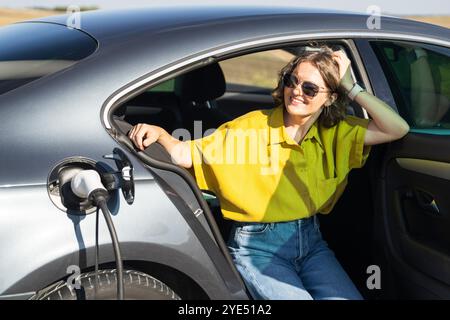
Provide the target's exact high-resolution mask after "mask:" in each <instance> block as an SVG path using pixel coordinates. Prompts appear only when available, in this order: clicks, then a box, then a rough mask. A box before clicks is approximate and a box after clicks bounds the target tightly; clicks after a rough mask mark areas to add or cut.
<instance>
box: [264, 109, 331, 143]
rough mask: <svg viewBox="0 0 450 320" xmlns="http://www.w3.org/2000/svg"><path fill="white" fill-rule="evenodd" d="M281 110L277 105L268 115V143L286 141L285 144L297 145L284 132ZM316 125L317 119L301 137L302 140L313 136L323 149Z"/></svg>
mask: <svg viewBox="0 0 450 320" xmlns="http://www.w3.org/2000/svg"><path fill="white" fill-rule="evenodd" d="M283 111H284V108H283V106H278V107H277V108H275V109H274V110H273V112H272V113H271V114H270V116H269V145H272V144H277V143H282V142H286V143H287V144H291V145H298V143H296V142H295V141H294V140H293V139H292V138H291V137H290V136H289V134H288V133H287V132H286V127H285V126H284V114H283ZM318 125H319V124H318V120H316V121H314V123H313V124H312V126H311V127H310V128H309V130H308V132H307V133H306V135H305V137H304V138H303V141H306V140H309V139H313V138H314V139H315V140H316V141H317V142H318V143H319V145H320V147H322V149H323V145H322V141H321V139H320V136H319V129H318ZM303 141H302V142H303Z"/></svg>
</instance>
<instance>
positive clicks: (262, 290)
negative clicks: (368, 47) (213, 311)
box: [129, 46, 409, 299]
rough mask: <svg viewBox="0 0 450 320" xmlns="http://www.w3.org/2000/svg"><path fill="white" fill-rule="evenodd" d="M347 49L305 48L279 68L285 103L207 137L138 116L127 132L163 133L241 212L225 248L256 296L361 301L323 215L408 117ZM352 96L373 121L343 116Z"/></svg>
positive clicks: (226, 210) (183, 160)
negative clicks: (378, 92) (361, 72)
mask: <svg viewBox="0 0 450 320" xmlns="http://www.w3.org/2000/svg"><path fill="white" fill-rule="evenodd" d="M349 65H350V60H349V59H348V58H347V57H346V55H345V53H344V52H343V51H337V52H333V51H332V50H331V49H330V48H328V47H326V46H323V47H320V48H314V49H313V50H305V51H304V52H303V53H301V54H300V55H299V56H298V57H296V58H295V59H293V60H292V61H291V62H290V63H289V64H288V65H287V66H286V67H285V68H283V69H282V70H281V73H280V79H279V83H278V87H277V88H276V89H275V91H274V93H273V96H274V99H275V102H276V103H277V105H278V107H276V108H274V109H271V110H259V111H253V112H250V113H248V114H246V115H243V116H241V117H239V118H237V119H234V120H232V121H229V122H227V123H225V124H223V125H222V126H220V127H219V128H218V129H217V130H216V131H215V132H214V133H213V134H211V135H209V136H206V137H204V138H202V139H197V140H192V141H186V142H181V141H179V140H177V139H175V138H173V137H171V136H170V135H169V134H168V133H167V132H166V131H165V130H164V129H162V128H160V127H156V126H152V125H146V124H138V125H136V126H135V127H133V128H132V130H131V131H130V133H129V137H130V139H131V140H132V141H133V142H134V143H135V144H136V146H137V147H138V148H140V149H141V150H143V149H144V148H146V147H147V146H149V145H150V144H151V143H153V142H155V141H158V142H159V143H160V144H161V145H163V146H164V147H165V148H166V149H167V151H168V152H169V153H170V154H171V156H172V158H173V160H174V161H175V162H176V163H178V164H179V165H181V166H183V167H185V168H188V169H192V173H193V174H194V175H195V178H196V181H197V183H198V185H199V187H200V188H201V189H207V190H211V191H213V192H214V193H215V194H216V195H217V196H218V198H219V200H220V204H221V210H222V213H223V216H224V218H226V219H231V220H234V221H235V223H234V227H233V228H232V232H231V234H230V238H229V242H228V247H229V250H230V253H231V255H232V257H233V259H234V262H235V264H236V267H237V269H238V270H239V272H240V273H241V275H242V277H243V279H244V281H245V283H246V285H247V288H248V290H249V292H250V293H251V295H252V296H253V298H255V299H361V295H360V294H359V292H358V290H357V289H356V288H355V286H354V285H353V283H352V282H351V280H350V279H349V277H348V276H347V274H346V273H345V271H344V270H343V269H342V267H341V266H340V264H339V263H338V261H337V260H336V258H335V256H334V254H333V252H332V251H331V250H330V249H329V248H328V247H327V244H326V243H325V241H324V240H323V239H322V237H321V234H320V231H319V225H318V219H317V216H316V214H317V213H329V212H330V211H331V209H332V208H333V206H334V204H335V203H336V201H337V199H338V198H339V196H340V195H341V194H342V192H343V190H344V187H345V185H346V183H347V175H348V173H349V171H350V170H351V169H353V168H359V167H362V166H363V164H364V162H365V160H366V158H367V156H368V153H369V149H370V146H371V145H375V144H379V143H384V142H388V141H393V140H396V139H400V138H401V137H403V136H404V135H405V134H406V133H407V132H408V130H409V127H408V124H407V123H406V122H405V121H404V120H403V119H402V118H401V117H399V116H398V115H397V114H396V113H395V112H393V111H392V110H391V108H390V107H389V106H388V105H386V104H385V103H384V102H382V101H381V100H379V99H378V98H376V97H374V96H373V95H371V94H369V93H367V92H365V91H364V90H362V88H361V87H359V86H358V85H354V84H353V82H352V80H351V76H350V68H349ZM347 96H348V97H349V98H350V99H354V100H355V101H356V102H357V103H358V104H359V105H360V106H361V107H363V108H364V109H365V110H367V112H368V113H369V115H370V117H371V120H367V119H360V118H357V117H352V116H345V105H346V104H345V103H346V98H347Z"/></svg>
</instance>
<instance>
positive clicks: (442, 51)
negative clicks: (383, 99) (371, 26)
mask: <svg viewBox="0 0 450 320" xmlns="http://www.w3.org/2000/svg"><path fill="white" fill-rule="evenodd" d="M371 45H372V48H373V49H374V51H375V53H376V55H377V57H378V59H379V61H380V63H381V65H382V68H383V69H384V72H385V75H386V78H387V80H388V83H389V85H390V88H391V91H392V93H393V95H394V99H395V102H396V104H397V107H398V109H399V111H400V113H401V115H402V116H403V117H404V118H405V120H407V121H408V122H409V125H410V126H411V128H412V131H417V132H421V131H423V132H427V133H437V134H442V133H445V134H450V130H449V129H450V110H449V109H450V49H448V48H443V47H438V46H431V45H427V44H419V43H413V42H400V41H399V42H393V41H373V42H371Z"/></svg>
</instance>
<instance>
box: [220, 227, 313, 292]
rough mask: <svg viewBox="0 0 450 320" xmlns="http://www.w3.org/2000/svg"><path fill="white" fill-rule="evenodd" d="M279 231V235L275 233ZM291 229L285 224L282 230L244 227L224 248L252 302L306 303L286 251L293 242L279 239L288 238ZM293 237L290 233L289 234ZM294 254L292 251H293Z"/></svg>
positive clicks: (234, 234)
mask: <svg viewBox="0 0 450 320" xmlns="http://www.w3.org/2000/svg"><path fill="white" fill-rule="evenodd" d="M280 231H282V232H283V234H282V235H279V234H278V233H279V232H280ZM293 231H295V228H293V227H290V226H289V225H285V228H284V229H283V230H280V228H274V227H273V224H262V223H261V224H259V223H255V224H248V225H244V226H241V227H238V228H234V229H233V230H232V233H231V235H230V241H229V243H228V248H229V251H230V254H231V256H232V257H233V260H234V263H235V265H236V268H237V269H238V271H239V273H240V274H241V276H242V278H243V280H244V282H245V284H246V286H247V289H248V291H249V292H250V294H251V295H252V297H253V298H254V299H264V300H277V299H293V300H310V299H312V297H311V295H310V294H309V293H308V292H307V291H306V290H305V288H304V286H303V283H302V281H301V280H300V277H299V276H298V274H297V271H296V270H295V266H294V264H293V260H294V258H295V254H294V255H292V256H290V254H289V252H290V251H292V248H286V247H290V246H293V247H294V248H295V247H296V244H297V242H296V241H294V244H289V243H290V242H291V241H289V240H288V241H287V243H286V241H285V240H284V239H282V236H283V237H287V238H291V237H289V234H291V233H292V232H293ZM292 235H293V234H292ZM294 251H295V250H294Z"/></svg>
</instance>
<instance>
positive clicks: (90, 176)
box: [70, 170, 124, 300]
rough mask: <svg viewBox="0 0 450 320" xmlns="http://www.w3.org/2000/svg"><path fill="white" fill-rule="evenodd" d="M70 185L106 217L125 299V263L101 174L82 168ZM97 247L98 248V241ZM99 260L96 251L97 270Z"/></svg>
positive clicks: (119, 292)
mask: <svg viewBox="0 0 450 320" xmlns="http://www.w3.org/2000/svg"><path fill="white" fill-rule="evenodd" d="M70 185H71V189H72V192H73V193H74V194H75V195H76V196H77V197H79V198H81V199H88V200H89V201H92V203H93V204H94V205H95V206H97V208H99V209H100V210H101V211H102V212H103V216H104V217H105V221H106V224H107V226H108V230H109V234H110V236H111V241H112V243H113V247H114V255H115V258H116V270H117V298H118V299H119V300H123V299H124V288H123V263H122V256H121V253H120V247H119V240H118V238H117V233H116V230H115V228H114V224H113V221H112V219H111V212H110V211H109V209H108V205H107V201H108V198H109V193H108V191H107V190H106V189H105V187H104V186H103V184H102V181H101V179H100V175H99V174H98V172H97V171H95V170H82V171H80V172H78V173H77V174H76V175H75V176H74V177H73V178H72V181H71V183H70ZM97 230H98V229H97ZM97 239H98V236H97V235H96V241H97ZM96 248H98V244H97V243H96ZM97 261H98V252H97V251H96V268H95V269H96V270H98V266H97ZM96 277H97V275H96Z"/></svg>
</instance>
